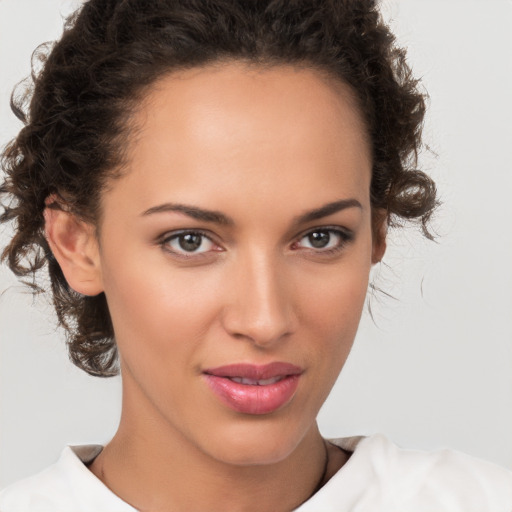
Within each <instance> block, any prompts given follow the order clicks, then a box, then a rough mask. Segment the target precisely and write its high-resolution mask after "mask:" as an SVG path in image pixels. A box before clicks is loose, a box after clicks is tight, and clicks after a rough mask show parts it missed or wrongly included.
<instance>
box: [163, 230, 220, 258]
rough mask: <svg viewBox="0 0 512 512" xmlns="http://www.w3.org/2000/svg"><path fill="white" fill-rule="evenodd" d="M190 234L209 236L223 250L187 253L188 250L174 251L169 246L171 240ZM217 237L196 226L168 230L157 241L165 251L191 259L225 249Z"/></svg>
mask: <svg viewBox="0 0 512 512" xmlns="http://www.w3.org/2000/svg"><path fill="white" fill-rule="evenodd" d="M188 234H192V235H200V236H203V237H204V238H207V239H208V240H209V241H210V242H211V243H212V244H213V245H215V246H217V247H220V248H221V251H219V250H211V251H205V252H198V253H194V252H190V253H187V251H183V252H178V251H174V250H171V249H170V248H169V247H168V245H167V244H168V243H169V242H170V241H171V240H173V239H176V238H178V237H179V236H181V235H188ZM215 238H216V237H214V236H212V234H211V233H209V232H208V231H206V230H204V229H196V228H188V229H187V228H185V229H176V230H173V231H167V232H166V233H164V234H163V235H161V236H159V237H158V238H157V241H156V242H157V244H158V245H159V246H160V247H161V248H162V249H163V250H164V251H166V252H167V253H169V254H172V255H173V256H176V257H178V258H183V259H191V258H200V257H205V256H208V254H210V253H212V252H222V251H224V248H223V247H222V245H221V244H220V243H219V242H218V241H217V240H216V239H215Z"/></svg>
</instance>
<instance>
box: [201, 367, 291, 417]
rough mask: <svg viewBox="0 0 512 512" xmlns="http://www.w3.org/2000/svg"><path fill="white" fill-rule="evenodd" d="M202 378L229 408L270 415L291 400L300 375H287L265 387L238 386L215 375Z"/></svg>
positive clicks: (246, 412)
mask: <svg viewBox="0 0 512 512" xmlns="http://www.w3.org/2000/svg"><path fill="white" fill-rule="evenodd" d="M204 377H205V379H206V382H207V384H208V386H209V387H210V389H211V390H212V391H213V392H214V393H215V394H216V395H217V396H218V397H219V398H220V400H221V402H223V403H224V404H225V405H227V406H228V407H229V408H231V409H233V410H235V411H237V412H241V413H244V414H270V413H271V412H274V411H277V410H278V409H280V408H281V407H283V406H284V405H285V404H287V403H288V402H289V401H290V400H291V399H292V398H293V395H294V394H295V391H297V386H298V385H299V378H300V375H288V376H287V377H285V378H284V379H281V380H280V381H278V382H275V383H273V384H267V385H266V386H251V385H247V384H239V383H238V382H234V381H232V380H231V379H228V378H227V377H217V376H216V375H209V374H204Z"/></svg>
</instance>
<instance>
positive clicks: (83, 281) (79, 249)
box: [44, 203, 103, 296]
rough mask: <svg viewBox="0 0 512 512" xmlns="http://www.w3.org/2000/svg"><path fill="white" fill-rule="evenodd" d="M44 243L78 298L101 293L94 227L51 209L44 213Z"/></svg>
mask: <svg viewBox="0 0 512 512" xmlns="http://www.w3.org/2000/svg"><path fill="white" fill-rule="evenodd" d="M44 219H45V234H46V240H47V241H48V244H49V246H50V249H51V250H52V253H53V255H54V256H55V258H56V260H57V261H58V263H59V265H60V268H61V269H62V272H63V274H64V277H65V278H66V281H67V282H68V284H69V286H70V287H71V288H73V290H75V291H76V292H78V293H81V294H82V295H90V296H93V295H98V294H99V293H101V292H102V291H103V284H102V278H101V267H100V258H99V247H98V242H97V239H96V233H95V229H94V226H92V225H91V224H89V223H86V222H84V221H81V220H79V219H78V218H77V217H76V216H75V215H73V214H72V213H69V212H67V211H64V210H62V209H60V208H58V207H55V203H53V208H52V206H47V207H46V209H45V211H44Z"/></svg>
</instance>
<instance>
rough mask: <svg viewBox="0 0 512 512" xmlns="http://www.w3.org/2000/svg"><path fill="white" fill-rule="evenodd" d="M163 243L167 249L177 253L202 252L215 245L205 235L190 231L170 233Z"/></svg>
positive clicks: (209, 249)
mask: <svg viewBox="0 0 512 512" xmlns="http://www.w3.org/2000/svg"><path fill="white" fill-rule="evenodd" d="M164 245H165V247H166V248H167V250H170V251H171V252H175V253H179V254H184V253H188V254H202V253H205V252H209V251H211V250H213V249H214V247H215V244H214V243H213V242H212V241H211V240H210V239H209V238H208V237H207V236H206V235H203V234H202V233H196V232H192V231H188V232H183V233H178V234H175V235H172V236H170V237H168V238H167V239H166V240H164Z"/></svg>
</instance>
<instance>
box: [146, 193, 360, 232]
mask: <svg viewBox="0 0 512 512" xmlns="http://www.w3.org/2000/svg"><path fill="white" fill-rule="evenodd" d="M346 208H360V209H361V210H362V209H363V206H362V204H361V203H360V202H359V201H358V200H357V199H341V200H339V201H333V202H332V203H327V204H325V205H323V206H320V207H319V208H315V209H314V210H309V211H307V212H305V213H303V214H301V215H299V216H298V217H295V218H294V219H293V224H295V225H300V224H306V223H308V222H312V221H315V220H319V219H322V218H323V217H327V216H328V215H333V214H334V213H337V212H339V211H341V210H345V209H346ZM166 212H178V213H183V214H185V215H187V216H188V217H192V218H193V219H196V220H200V221H204V222H212V223H214V224H221V225H224V226H232V225H234V224H235V222H234V221H233V219H232V218H230V217H228V216H227V215H225V214H224V213H222V212H219V211H216V210H207V209H204V208H199V207H197V206H191V205H186V204H179V203H164V204H161V205H158V206H153V207H152V208H149V209H148V210H145V211H144V212H143V213H142V216H144V217H145V216H147V215H153V214H155V213H166Z"/></svg>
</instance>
